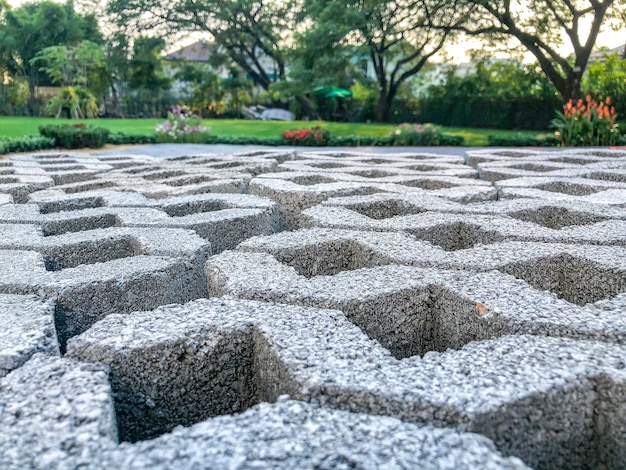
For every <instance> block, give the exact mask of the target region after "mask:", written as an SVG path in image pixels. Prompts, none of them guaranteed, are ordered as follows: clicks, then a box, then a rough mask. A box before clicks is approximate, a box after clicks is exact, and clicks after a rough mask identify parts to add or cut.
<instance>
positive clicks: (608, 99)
mask: <svg viewBox="0 0 626 470" xmlns="http://www.w3.org/2000/svg"><path fill="white" fill-rule="evenodd" d="M604 101H605V102H606V105H607V106H610V105H611V97H610V96H607V97H606V99H605V100H604Z"/></svg>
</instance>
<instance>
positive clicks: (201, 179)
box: [163, 175, 216, 186]
mask: <svg viewBox="0 0 626 470" xmlns="http://www.w3.org/2000/svg"><path fill="white" fill-rule="evenodd" d="M215 180H216V178H212V177H210V176H204V175H197V176H194V175H187V176H186V177H180V178H176V179H172V180H167V181H163V183H165V184H167V185H168V186H187V185H188V184H200V183H208V182H210V181H215Z"/></svg>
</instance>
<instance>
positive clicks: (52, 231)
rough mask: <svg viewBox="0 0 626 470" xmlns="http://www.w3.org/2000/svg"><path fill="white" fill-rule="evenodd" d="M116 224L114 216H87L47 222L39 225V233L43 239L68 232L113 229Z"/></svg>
mask: <svg viewBox="0 0 626 470" xmlns="http://www.w3.org/2000/svg"><path fill="white" fill-rule="evenodd" d="M118 222H119V221H118V219H117V216H115V215H114V214H99V215H89V216H83V217H77V218H75V219H64V220H47V221H45V222H43V223H42V224H41V231H42V233H43V236H44V237H50V236H54V235H62V234H64V233H69V232H82V231H84V230H96V229H100V228H109V227H115V226H118V225H119V223H118Z"/></svg>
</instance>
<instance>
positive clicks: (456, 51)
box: [8, 0, 626, 64]
mask: <svg viewBox="0 0 626 470" xmlns="http://www.w3.org/2000/svg"><path fill="white" fill-rule="evenodd" d="M27 1H29V0H8V3H9V5H11V6H13V7H16V6H19V5H21V4H22V3H26V2H27ZM58 1H62V0H58ZM624 43H626V34H625V33H624V30H621V31H612V30H610V29H609V28H607V31H604V32H603V33H601V34H600V35H599V36H598V40H597V41H596V47H597V48H600V47H606V48H609V49H612V48H614V47H618V46H622V45H624ZM478 48H480V42H479V41H477V40H475V39H470V40H465V41H462V43H461V44H457V45H453V46H448V48H447V53H448V55H449V57H450V59H451V60H452V62H454V63H457V64H460V63H463V62H468V61H469V60H470V59H469V57H468V56H467V52H468V51H469V50H471V49H478ZM168 49H169V48H168ZM566 52H567V51H566ZM530 60H532V57H531V58H530ZM524 61H526V59H524Z"/></svg>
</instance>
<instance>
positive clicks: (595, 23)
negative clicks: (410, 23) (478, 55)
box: [431, 0, 626, 101]
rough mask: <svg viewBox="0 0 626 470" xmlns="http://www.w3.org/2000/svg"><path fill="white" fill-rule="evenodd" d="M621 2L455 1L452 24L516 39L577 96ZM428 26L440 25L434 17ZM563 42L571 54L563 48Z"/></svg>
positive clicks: (622, 14)
mask: <svg viewBox="0 0 626 470" xmlns="http://www.w3.org/2000/svg"><path fill="white" fill-rule="evenodd" d="M443 1H444V2H446V3H449V2H448V0H443ZM625 6H626V1H625V0H526V1H513V0H494V1H485V0H454V9H453V11H454V12H455V13H454V22H453V23H454V28H455V29H456V30H458V31H462V32H465V33H467V34H469V35H480V36H483V37H485V38H487V39H489V40H490V41H491V42H492V43H500V45H502V44H505V45H508V44H510V43H511V40H514V41H517V43H518V44H519V45H521V46H522V48H523V49H524V50H526V51H528V52H530V53H531V54H532V55H533V56H535V58H536V59H537V61H538V62H539V65H540V67H541V69H542V70H543V72H544V73H545V74H546V76H547V77H548V79H549V80H550V81H551V82H552V83H553V84H554V86H555V88H556V89H557V90H558V92H559V94H560V95H561V98H562V99H563V100H564V101H567V100H569V99H570V98H571V99H578V98H579V97H580V95H581V91H580V87H581V80H582V77H583V74H584V73H585V69H586V68H587V64H588V62H589V56H590V54H591V51H592V49H593V47H594V45H595V43H596V39H597V37H598V34H599V33H600V31H601V30H602V28H603V27H606V26H612V27H618V26H622V25H624V23H625V18H626V9H625ZM431 25H432V26H434V27H441V26H442V25H440V24H438V23H437V21H433V22H432V23H431ZM443 26H444V27H449V23H448V24H445V25H443ZM564 45H567V46H569V48H570V49H571V50H573V57H570V56H569V54H570V52H563V51H562V49H561V48H560V46H564Z"/></svg>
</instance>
